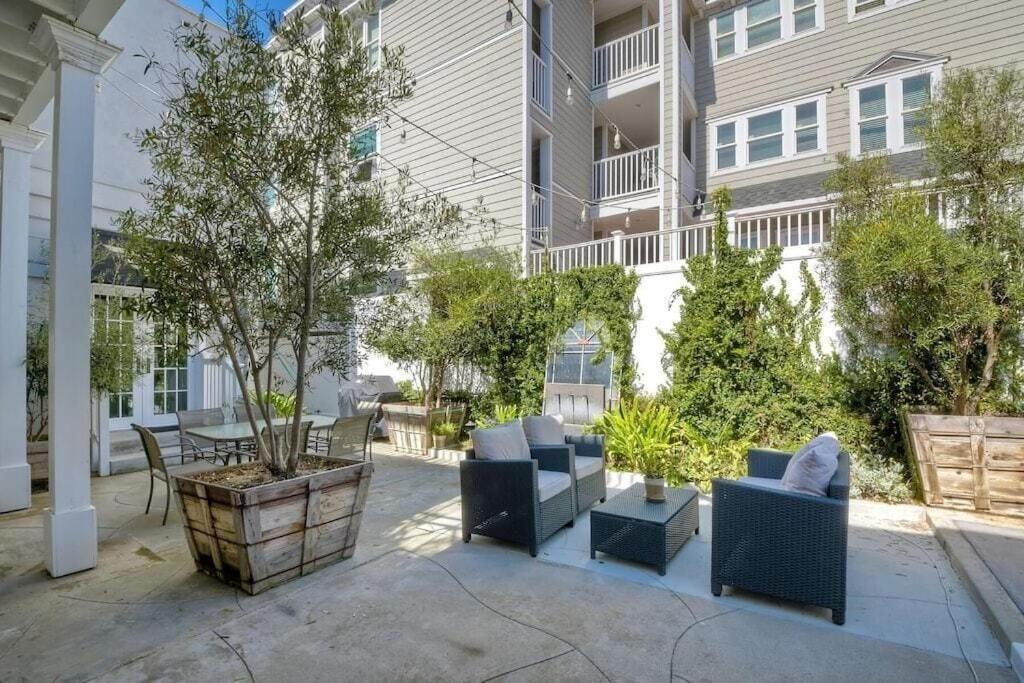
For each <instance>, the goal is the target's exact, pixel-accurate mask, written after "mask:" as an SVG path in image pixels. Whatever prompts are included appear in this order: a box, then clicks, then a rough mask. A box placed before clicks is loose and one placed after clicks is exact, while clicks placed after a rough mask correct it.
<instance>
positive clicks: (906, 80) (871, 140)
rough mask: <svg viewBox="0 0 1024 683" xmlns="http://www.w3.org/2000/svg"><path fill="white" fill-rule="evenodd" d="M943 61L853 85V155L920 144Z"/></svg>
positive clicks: (903, 148) (895, 150) (851, 110)
mask: <svg viewBox="0 0 1024 683" xmlns="http://www.w3.org/2000/svg"><path fill="white" fill-rule="evenodd" d="M941 69H942V66H941V64H935V65H932V66H929V67H926V68H918V69H917V70H915V71H913V72H911V73H906V72H904V73H902V74H898V75H890V76H889V77H888V78H886V79H884V80H875V81H871V82H867V83H858V84H855V85H852V86H848V87H850V112H851V117H850V118H851V131H850V135H851V144H850V151H851V153H852V154H854V155H858V154H867V153H870V152H881V151H888V152H902V151H906V150H910V149H916V148H918V147H920V145H921V144H922V142H923V138H922V129H923V128H924V127H925V126H926V125H927V124H928V121H927V118H926V114H925V108H926V107H927V105H928V102H929V100H930V99H931V94H932V88H934V87H935V84H936V82H937V81H938V80H939V78H940V77H941V74H942V71H941Z"/></svg>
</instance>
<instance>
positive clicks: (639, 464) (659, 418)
mask: <svg viewBox="0 0 1024 683" xmlns="http://www.w3.org/2000/svg"><path fill="white" fill-rule="evenodd" d="M592 431H593V432H594V433H595V434H603V435H604V439H605V441H604V445H605V452H606V454H607V455H608V458H609V462H610V464H611V465H612V467H614V468H615V469H628V470H631V471H634V472H640V473H641V474H643V475H645V476H648V477H663V476H669V475H671V472H672V471H673V469H674V468H673V464H674V463H675V462H676V461H677V460H678V447H679V429H678V422H677V421H676V418H675V416H674V415H673V413H672V411H671V410H669V408H668V407H667V406H664V405H660V404H658V403H655V402H652V401H645V400H637V401H629V400H626V401H620V402H619V404H618V405H617V406H616V407H615V408H614V409H612V410H609V411H607V412H606V413H604V414H603V415H602V416H601V417H599V418H598V419H597V421H596V422H595V423H594V426H593V428H592Z"/></svg>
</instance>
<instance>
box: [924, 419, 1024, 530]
mask: <svg viewBox="0 0 1024 683" xmlns="http://www.w3.org/2000/svg"><path fill="white" fill-rule="evenodd" d="M904 421H905V426H906V429H907V434H908V435H909V439H910V444H911V447H912V449H913V452H914V458H915V460H916V461H917V468H918V474H919V476H920V480H921V489H922V492H923V494H924V502H925V504H926V505H941V506H947V507H957V508H968V509H973V510H978V511H983V512H995V513H1001V514H1012V515H1024V418H1021V417H994V416H983V417H982V416H978V417H963V416H959V415H938V414H931V413H919V412H914V413H907V414H906V415H905V417H904Z"/></svg>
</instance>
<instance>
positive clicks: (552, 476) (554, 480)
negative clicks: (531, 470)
mask: <svg viewBox="0 0 1024 683" xmlns="http://www.w3.org/2000/svg"><path fill="white" fill-rule="evenodd" d="M571 485H572V479H570V478H569V475H568V474H566V473H565V472H551V471H548V470H537V492H538V493H539V494H540V495H539V496H538V497H539V498H540V502H542V503H543V502H544V501H545V500H548V499H549V498H552V497H554V496H557V495H558V494H559V493H561V492H562V491H568V490H569V486H571Z"/></svg>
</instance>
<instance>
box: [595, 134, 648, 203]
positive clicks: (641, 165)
mask: <svg viewBox="0 0 1024 683" xmlns="http://www.w3.org/2000/svg"><path fill="white" fill-rule="evenodd" d="M657 188H658V147H657V146H654V147H645V148H644V149H638V150H636V151H634V152H627V153H626V154H619V155H617V156H613V157H608V158H607V159H600V160H598V161H595V162H594V199H595V200H601V199H608V198H610V197H621V196H623V195H627V194H637V193H640V192H649V191H651V190H655V189H657Z"/></svg>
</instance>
